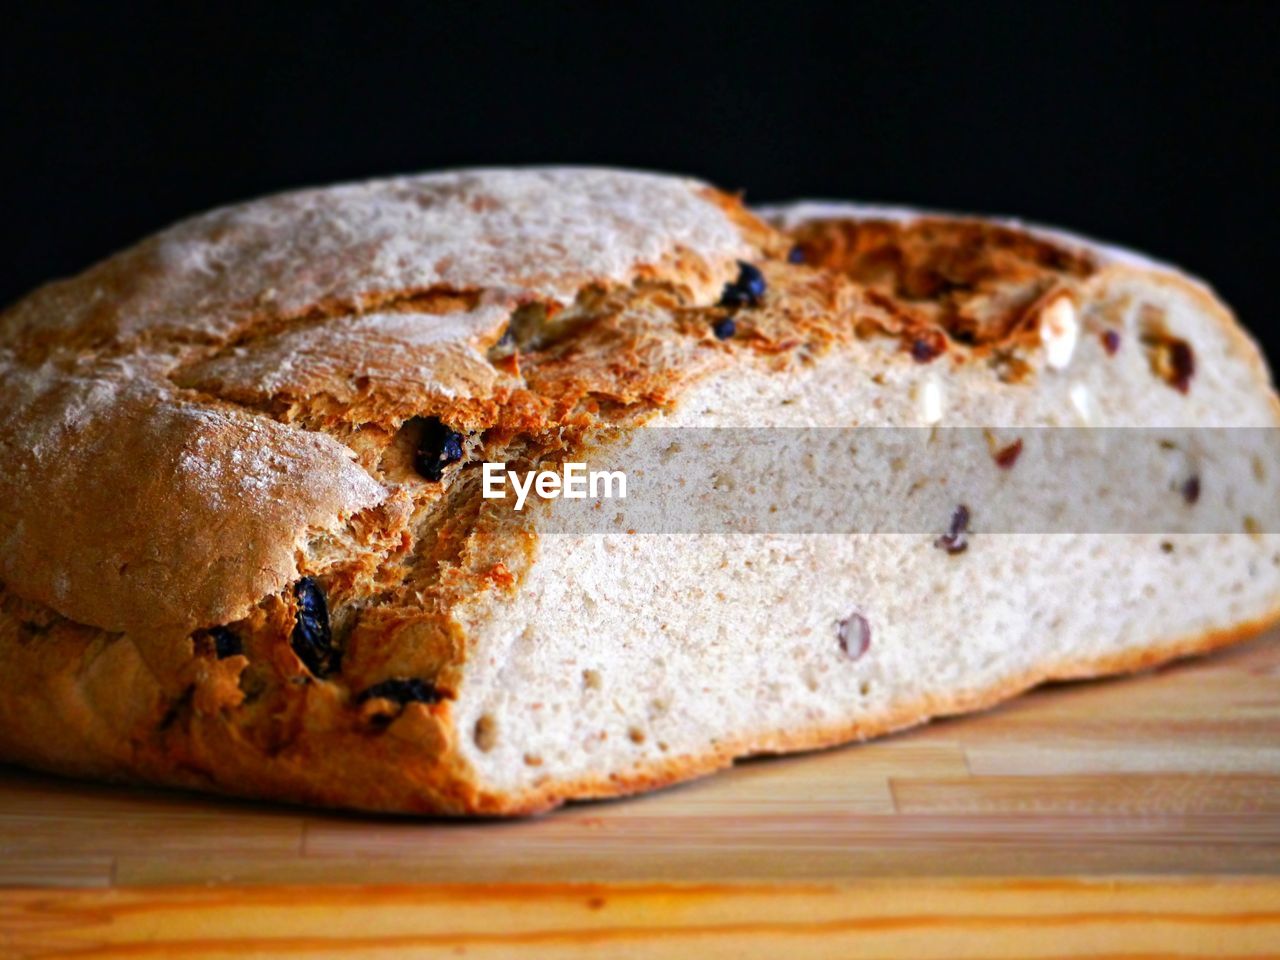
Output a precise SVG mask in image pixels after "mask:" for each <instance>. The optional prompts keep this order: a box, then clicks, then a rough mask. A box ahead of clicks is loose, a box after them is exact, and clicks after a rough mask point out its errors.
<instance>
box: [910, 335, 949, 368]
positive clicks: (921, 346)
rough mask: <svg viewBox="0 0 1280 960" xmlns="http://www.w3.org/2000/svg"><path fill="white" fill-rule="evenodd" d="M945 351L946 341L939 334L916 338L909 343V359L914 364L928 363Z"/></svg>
mask: <svg viewBox="0 0 1280 960" xmlns="http://www.w3.org/2000/svg"><path fill="white" fill-rule="evenodd" d="M946 349H947V344H946V341H945V340H944V339H943V337H942V334H941V333H933V334H929V335H922V336H918V337H916V338H915V339H914V340H912V341H911V359H912V360H914V361H915V362H916V363H929V362H931V361H933V360H935V359H936V358H938V357H939V356H941V355H942V352H943V351H944V350H946Z"/></svg>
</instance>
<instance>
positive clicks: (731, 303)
mask: <svg viewBox="0 0 1280 960" xmlns="http://www.w3.org/2000/svg"><path fill="white" fill-rule="evenodd" d="M766 289H767V285H766V284H765V281H764V274H763V273H761V272H760V270H759V268H757V267H754V266H752V265H751V264H749V263H747V262H746V261H744V260H739V261H738V277H737V279H736V280H734V281H733V282H732V283H726V284H725V285H724V292H723V293H722V294H720V306H722V307H743V306H749V307H758V306H760V301H761V300H762V299H763V298H764V294H765V290H766Z"/></svg>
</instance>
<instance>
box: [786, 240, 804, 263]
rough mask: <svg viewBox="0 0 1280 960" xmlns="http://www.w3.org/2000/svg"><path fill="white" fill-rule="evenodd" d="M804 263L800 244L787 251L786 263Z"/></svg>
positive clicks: (802, 249)
mask: <svg viewBox="0 0 1280 960" xmlns="http://www.w3.org/2000/svg"><path fill="white" fill-rule="evenodd" d="M804 261H805V254H804V247H802V246H800V244H798V243H797V244H796V245H795V246H794V247H792V248H791V249H790V250H788V251H787V263H804Z"/></svg>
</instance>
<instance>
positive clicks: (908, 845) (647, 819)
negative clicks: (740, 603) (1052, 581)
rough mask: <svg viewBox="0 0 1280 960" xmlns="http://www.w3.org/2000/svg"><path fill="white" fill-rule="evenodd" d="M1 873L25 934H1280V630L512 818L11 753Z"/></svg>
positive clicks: (127, 948) (981, 947)
mask: <svg viewBox="0 0 1280 960" xmlns="http://www.w3.org/2000/svg"><path fill="white" fill-rule="evenodd" d="M442 883H447V885H444V886H442V885H441V884H442ZM0 885H4V887H5V889H3V890H0V956H6V957H7V956H23V957H56V956H71V955H75V956H82V957H117V956H120V957H124V956H193V957H196V956H198V957H216V956H233V955H234V956H255V955H262V956H273V955H277V954H289V955H292V956H312V955H314V956H344V957H361V956H375V955H376V956H397V957H399V956H427V957H430V956H437V955H449V956H454V955H457V951H458V950H459V949H460V948H465V953H466V955H467V956H469V957H490V956H493V957H507V956H512V955H514V953H515V952H516V951H517V948H518V951H519V955H520V956H522V957H523V956H530V957H541V956H578V955H595V956H598V955H616V956H627V957H648V956H654V957H658V956H680V957H688V956H699V957H704V956H705V957H715V956H721V955H724V956H730V955H732V956H736V957H750V956H756V955H760V956H764V955H766V954H767V955H769V956H778V955H784V956H787V957H792V956H794V957H805V956H824V957H825V956H842V955H851V954H853V953H857V954H858V955H860V956H912V957H929V956H991V957H994V956H1061V957H1066V956H1103V955H1105V956H1155V955H1162V954H1167V953H1169V952H1172V951H1174V950H1175V949H1176V950H1177V951H1178V952H1180V953H1182V954H1184V955H1188V956H1264V955H1274V956H1280V636H1278V635H1276V634H1273V635H1271V636H1269V637H1264V638H1261V639H1260V640H1258V641H1255V642H1253V643H1250V644H1247V645H1244V646H1242V647H1239V648H1237V649H1234V650H1228V651H1225V652H1223V653H1221V654H1218V655H1215V656H1212V657H1207V658H1204V659H1201V660H1197V661H1191V662H1187V663H1182V664H1178V665H1175V666H1172V667H1168V668H1166V669H1164V670H1161V671H1159V672H1156V673H1154V674H1150V675H1147V676H1145V677H1141V678H1134V679H1131V680H1108V681H1101V682H1094V683H1085V684H1065V685H1056V686H1050V687H1047V688H1044V689H1041V690H1039V691H1036V692H1034V693H1032V694H1030V695H1028V696H1026V697H1024V698H1022V699H1020V700H1016V701H1014V702H1012V703H1009V704H1007V705H1005V706H1004V707H1001V708H1000V709H998V710H994V711H990V712H988V713H986V714H982V715H978V716H971V717H962V718H957V719H954V720H948V721H944V722H940V723H936V724H933V725H932V726H930V727H927V728H923V729H920V730H916V731H912V732H909V733H907V734H904V735H901V736H896V737H890V738H887V739H884V740H880V741H876V742H873V743H869V744H864V745H861V746H855V747H850V748H847V749H840V750H833V751H827V752H823V753H817V754H811V755H808V756H802V757H787V758H781V759H773V760H762V761H755V762H750V763H745V764H742V765H740V766H738V767H737V768H735V769H734V770H732V771H730V772H728V773H726V774H723V775H720V776H717V777H713V778H710V779H707V780H703V781H699V782H697V783H692V784H688V785H685V786H682V787H678V788H675V789H672V790H668V791H664V792H662V793H658V794H654V795H651V796H645V797H638V798H634V799H631V800H625V801H619V802H611V803H601V804H586V805H577V806H571V807H569V808H567V809H565V810H561V811H558V812H556V813H553V814H551V815H548V816H546V817H543V818H540V819H534V820H525V821H516V822H484V823H475V822H446V821H439V820H422V819H398V818H391V817H361V816H353V815H342V814H328V813H324V812H319V811H311V810H302V809H299V808H294V807H284V806H273V805H269V804H253V803H244V802H239V801H234V800H220V799H216V798H208V797H200V796H194V795H191V794H184V793H172V792H163V791H156V790H147V789H140V788H126V787H110V786H103V785H97V784H84V783H76V782H71V781H65V780H59V779H56V778H52V777H46V776H42V775H38V774H33V773H28V772H24V771H18V770H2V771H0ZM593 951H597V952H594V953H593ZM600 951H602V952H600Z"/></svg>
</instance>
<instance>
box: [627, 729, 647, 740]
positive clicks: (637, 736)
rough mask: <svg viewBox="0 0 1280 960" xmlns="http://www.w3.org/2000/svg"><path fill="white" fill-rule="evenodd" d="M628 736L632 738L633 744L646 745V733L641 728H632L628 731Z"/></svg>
mask: <svg viewBox="0 0 1280 960" xmlns="http://www.w3.org/2000/svg"><path fill="white" fill-rule="evenodd" d="M627 736H628V737H630V738H631V742H632V743H644V741H645V735H644V731H643V730H641V729H640V728H639V727H632V728H631V729H630V730H628V731H627Z"/></svg>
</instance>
